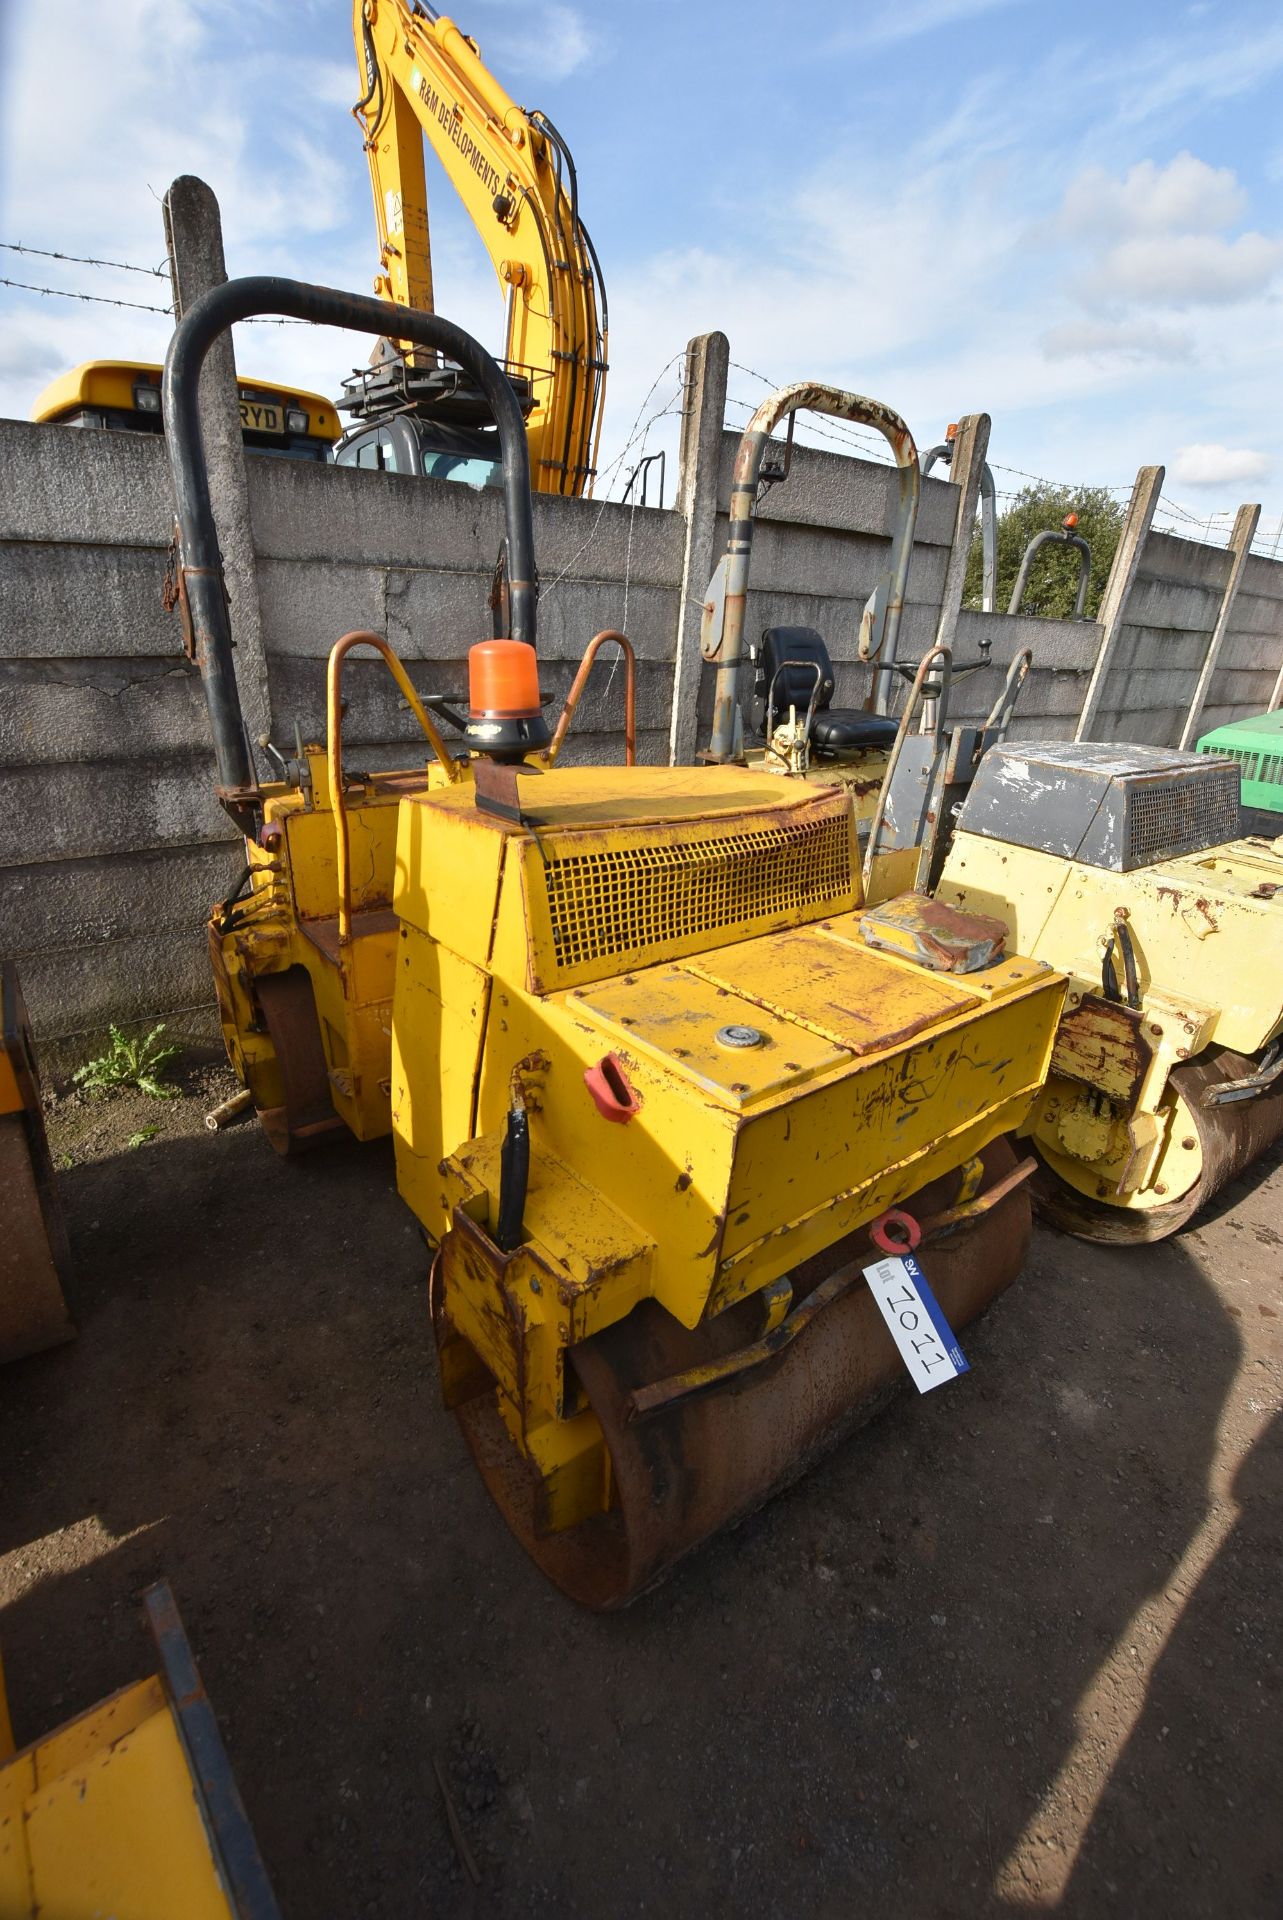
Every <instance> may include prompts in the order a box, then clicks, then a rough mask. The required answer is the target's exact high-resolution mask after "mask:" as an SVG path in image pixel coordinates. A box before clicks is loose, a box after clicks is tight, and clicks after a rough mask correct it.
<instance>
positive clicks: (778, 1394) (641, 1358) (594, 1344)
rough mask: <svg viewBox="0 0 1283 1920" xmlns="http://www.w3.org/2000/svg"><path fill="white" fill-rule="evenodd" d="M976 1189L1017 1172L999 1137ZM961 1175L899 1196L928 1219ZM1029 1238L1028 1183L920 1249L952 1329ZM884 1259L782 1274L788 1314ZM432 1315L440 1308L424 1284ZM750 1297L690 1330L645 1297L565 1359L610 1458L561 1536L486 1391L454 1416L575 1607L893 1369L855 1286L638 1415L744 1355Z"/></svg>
mask: <svg viewBox="0 0 1283 1920" xmlns="http://www.w3.org/2000/svg"><path fill="white" fill-rule="evenodd" d="M983 1160H984V1178H983V1181H982V1189H983V1190H987V1189H989V1188H991V1187H993V1186H995V1184H996V1183H997V1182H999V1181H1002V1180H1005V1179H1006V1178H1007V1177H1008V1176H1010V1175H1012V1174H1013V1173H1014V1172H1015V1169H1016V1159H1015V1155H1014V1154H1013V1153H1012V1150H1011V1148H1010V1147H1009V1146H1008V1144H1007V1143H1006V1142H1005V1141H996V1142H994V1143H993V1144H992V1145H991V1146H989V1147H987V1148H986V1149H985V1152H984V1155H983ZM957 1186H958V1174H957V1172H956V1171H955V1172H953V1173H952V1174H950V1175H948V1176H946V1177H945V1178H943V1179H941V1180H938V1181H934V1182H932V1183H931V1185H929V1186H926V1187H924V1188H922V1189H921V1190H920V1192H918V1193H917V1194H915V1195H914V1196H913V1197H912V1199H910V1200H907V1201H905V1202H904V1203H903V1205H904V1207H905V1208H906V1209H907V1210H908V1211H909V1212H911V1213H913V1214H914V1215H915V1216H917V1217H918V1218H919V1219H929V1218H930V1217H931V1216H933V1215H934V1214H936V1213H939V1212H942V1211H944V1210H945V1209H947V1208H948V1207H949V1206H950V1205H951V1204H952V1202H953V1200H954V1198H955V1196H956V1193H957ZM1030 1232H1031V1212H1030V1202H1029V1197H1028V1189H1027V1187H1026V1186H1024V1185H1018V1186H1016V1187H1014V1188H1013V1190H1012V1191H1010V1192H1009V1193H1007V1194H1006V1196H1005V1197H1004V1198H1002V1199H1000V1200H999V1201H998V1202H997V1204H996V1205H994V1206H993V1207H991V1208H990V1209H989V1211H987V1212H984V1213H982V1214H980V1215H978V1216H976V1217H975V1218H973V1219H970V1220H968V1221H966V1222H965V1223H964V1224H961V1225H958V1226H954V1227H951V1228H949V1229H948V1230H947V1231H946V1232H945V1233H943V1234H942V1235H941V1236H940V1237H938V1238H932V1237H928V1239H927V1240H925V1241H924V1243H923V1247H922V1250H921V1252H920V1253H919V1255H918V1259H919V1260H920V1262H921V1265H922V1268H923V1271H924V1273H925V1274H926V1275H927V1278H928V1280H929V1281H930V1283H931V1286H932V1288H933V1290H934V1292H935V1294H936V1297H937V1298H938V1300H939V1302H940V1306H941V1308H942V1310H943V1312H944V1314H945V1317H946V1319H947V1320H948V1321H949V1323H950V1325H951V1326H953V1327H954V1328H959V1327H962V1326H965V1325H966V1324H967V1322H968V1321H969V1320H973V1319H974V1318H975V1317H976V1315H977V1314H979V1313H982V1312H983V1311H984V1309H985V1308H986V1307H987V1306H989V1304H990V1303H991V1302H992V1301H993V1300H995V1299H996V1298H997V1296H998V1295H999V1294H1000V1293H1002V1292H1003V1291H1004V1289H1005V1288H1006V1287H1007V1286H1009V1285H1010V1283H1011V1281H1012V1280H1014V1279H1015V1277H1016V1274H1017V1273H1018V1272H1019V1270H1020V1267H1021V1265H1022V1263H1023V1261H1024V1257H1025V1253H1026V1251H1027V1248H1028V1245H1029V1238H1030ZM880 1257H881V1254H880V1251H879V1249H877V1248H876V1247H874V1246H873V1244H872V1242H871V1241H870V1239H869V1235H868V1230H867V1228H864V1229H861V1230H860V1231H859V1232H857V1233H855V1234H851V1235H849V1236H848V1237H847V1238H846V1239H844V1240H843V1241H840V1242H839V1243H838V1244H837V1245H836V1246H834V1247H831V1248H829V1249H828V1250H827V1252H826V1253H824V1254H823V1255H821V1256H819V1257H818V1258H817V1259H815V1260H812V1261H809V1262H807V1263H806V1265H805V1266H804V1267H801V1268H799V1269H797V1270H796V1271H795V1272H794V1274H793V1275H792V1279H793V1287H794V1303H795V1305H796V1304H797V1303H799V1302H801V1301H802V1300H804V1299H805V1298H806V1297H807V1296H808V1295H809V1294H811V1293H813V1292H814V1291H815V1290H816V1289H817V1288H818V1287H819V1286H820V1284H821V1282H823V1281H825V1280H826V1279H827V1278H829V1277H830V1276H833V1278H834V1280H835V1282H836V1276H837V1274H838V1272H839V1270H841V1271H842V1272H843V1273H845V1271H846V1270H847V1268H848V1266H856V1267H862V1266H867V1265H869V1264H870V1263H871V1261H873V1260H876V1259H878V1258H880ZM434 1318H435V1319H436V1321H437V1325H438V1332H439V1333H440V1331H441V1305H440V1300H439V1297H438V1290H437V1289H436V1288H435V1287H434ZM760 1331H761V1307H760V1303H758V1302H755V1301H754V1300H752V1299H749V1300H746V1301H742V1302H740V1303H739V1304H738V1305H737V1306H735V1307H732V1308H729V1309H728V1310H727V1311H726V1312H725V1313H722V1314H720V1315H719V1316H718V1317H717V1318H716V1319H714V1320H711V1321H709V1322H708V1323H707V1324H705V1325H702V1326H700V1327H697V1328H695V1329H694V1330H688V1329H687V1328H685V1327H682V1326H681V1325H679V1324H678V1322H677V1321H675V1320H674V1319H673V1318H672V1317H671V1315H669V1314H668V1313H666V1312H665V1311H664V1310H663V1308H662V1307H660V1306H658V1305H657V1304H656V1303H655V1302H654V1301H645V1302H643V1303H642V1304H641V1305H640V1306H639V1307H637V1308H635V1309H634V1311H633V1312H632V1313H630V1314H629V1315H628V1317H627V1318H626V1319H625V1320H622V1321H620V1322H619V1323H618V1324H617V1325H616V1326H613V1327H610V1328H607V1329H606V1331H605V1332H603V1333H600V1334H597V1335H595V1336H594V1337H593V1338H592V1339H590V1340H587V1341H585V1342H584V1343H583V1344H582V1345H581V1346H578V1347H576V1348H574V1349H573V1350H572V1352H571V1354H570V1356H569V1358H570V1361H571V1363H572V1364H573V1366H574V1369H575V1371H576V1373H577V1375H578V1377H579V1381H580V1384H581V1386H582V1388H583V1391H584V1395H585V1398H586V1399H587V1401H588V1404H589V1406H590V1407H591V1408H592V1410H593V1412H594V1413H595V1414H596V1416H597V1419H598V1420H599V1421H600V1423H601V1427H602V1431H603V1433H604V1435H605V1439H606V1444H607V1447H608V1448H609V1451H610V1458H611V1467H612V1479H613V1486H614V1500H613V1503H612V1506H611V1509H610V1511H609V1512H607V1513H604V1514H602V1515H600V1516H599V1517H596V1518H594V1519H592V1520H588V1521H585V1522H583V1523H582V1524H581V1525H579V1526H577V1527H574V1528H571V1529H569V1530H568V1531H566V1532H564V1533H557V1534H551V1535H548V1534H543V1535H541V1534H540V1533H539V1531H538V1528H537V1525H536V1520H535V1513H536V1497H535V1496H536V1485H535V1477H534V1474H533V1471H532V1469H531V1468H529V1467H528V1466H527V1464H526V1462H525V1461H524V1460H523V1459H522V1457H521V1456H520V1454H519V1453H518V1452H517V1450H516V1448H515V1447H514V1446H513V1444H512V1442H511V1440H510V1438H509V1436H508V1432H507V1429H506V1428H505V1427H504V1425H503V1421H502V1419H501V1417H500V1415H499V1413H498V1410H497V1408H496V1405H495V1395H494V1393H492V1392H487V1393H484V1394H482V1395H480V1396H478V1397H477V1398H475V1399H472V1400H469V1401H467V1402H465V1403H464V1405H462V1406H460V1407H459V1408H458V1409H457V1416H458V1419H459V1421H460V1424H461V1425H462V1427H463V1430H464V1433H465V1435H466V1437H467V1440H468V1444H469V1445H470V1447H471V1448H472V1451H473V1455H474V1457H475V1459H476V1462H477V1465H478V1467H479V1468H480V1470H481V1474H482V1477H483V1479H484V1480H485V1483H486V1486H487V1488H488V1489H489V1491H490V1494H491V1496H492V1497H493V1499H494V1501H495V1503H496V1505H497V1506H498V1508H499V1510H500V1512H501V1513H502V1515H503V1517H504V1519H505V1520H506V1521H507V1523H508V1525H509V1527H510V1528H511V1530H512V1531H513V1533H514V1534H515V1535H516V1536H517V1538H518V1540H519V1541H520V1542H521V1544H522V1546H523V1547H524V1548H525V1549H526V1552H527V1553H528V1554H529V1555H530V1557H531V1558H532V1559H533V1560H534V1561H535V1562H536V1564H537V1565H538V1566H539V1567H540V1568H541V1569H542V1570H543V1572H544V1573H546V1574H547V1575H548V1577H549V1579H550V1580H552V1581H553V1582H554V1584H555V1585H556V1586H558V1587H560V1588H561V1590H562V1592H563V1593H566V1594H568V1595H569V1596H570V1598H571V1599H573V1600H577V1601H578V1602H580V1604H581V1605H584V1606H587V1607H593V1608H597V1609H608V1608H614V1607H620V1606H624V1605H626V1604H627V1603H628V1602H629V1601H630V1600H632V1599H635V1598H636V1596H637V1595H638V1594H639V1593H642V1592H644V1591H645V1590H646V1589H647V1588H648V1587H651V1586H654V1585H655V1584H656V1583H657V1582H658V1581H659V1580H661V1579H662V1578H663V1577H664V1575H665V1574H667V1573H668V1572H669V1571H670V1570H671V1568H672V1567H673V1566H674V1565H675V1564H676V1563H677V1562H678V1561H679V1560H680V1559H682V1558H683V1556H684V1555H686V1554H687V1553H689V1552H690V1551H691V1550H692V1549H693V1548H695V1547H697V1546H698V1545H699V1544H700V1543H701V1541H704V1540H706V1539H708V1537H709V1536H710V1535H711V1534H713V1533H715V1532H717V1530H718V1529H719V1528H720V1527H724V1526H729V1525H731V1524H733V1523H734V1522H735V1521H737V1520H741V1519H743V1518H744V1517H745V1516H746V1515H747V1514H750V1513H752V1512H753V1511H754V1509H755V1508H757V1507H759V1506H761V1505H762V1504H763V1502H764V1501H766V1500H767V1499H768V1498H769V1497H770V1496H771V1494H773V1493H775V1492H777V1491H779V1490H780V1489H781V1488H782V1487H786V1486H788V1485H789V1483H790V1482H791V1481H793V1480H796V1479H797V1478H798V1477H799V1476H800V1475H801V1474H802V1473H804V1472H805V1471H806V1470H807V1468H808V1467H809V1466H811V1464H812V1463H813V1462H814V1461H815V1460H817V1459H818V1458H819V1457H820V1456H821V1455H822V1454H823V1453H825V1452H827V1451H828V1449H829V1448H831V1447H832V1446H834V1445H835V1444H836V1442H837V1441H839V1440H840V1439H841V1438H842V1437H843V1436H844V1435H845V1434H847V1433H848V1432H850V1431H851V1430H852V1429H853V1428H855V1427H857V1426H859V1425H861V1424H862V1423H863V1422H864V1421H866V1420H867V1419H869V1418H870V1416H871V1415H873V1414H874V1413H876V1412H877V1411H878V1409H879V1408H880V1406H881V1405H882V1404H883V1403H884V1402H885V1401H886V1399H887V1398H889V1396H890V1394H891V1393H892V1391H893V1390H894V1388H895V1386H896V1385H897V1383H898V1382H899V1381H900V1380H901V1378H902V1377H903V1374H904V1365H903V1362H902V1361H901V1359H900V1356H899V1354H898V1352H897V1351H896V1348H895V1344H894V1342H893V1341H892V1339H891V1335H890V1333H889V1332H888V1331H887V1328H886V1325H885V1323H884V1321H883V1319H882V1316H881V1314H880V1312H879V1311H878V1307H877V1305H876V1303H875V1301H874V1298H873V1295H872V1293H871V1292H870V1290H869V1288H868V1285H867V1284H866V1283H865V1281H864V1280H863V1278H862V1277H860V1276H859V1275H858V1273H857V1275H856V1277H855V1280H854V1284H852V1285H851V1286H849V1287H847V1288H846V1289H845V1291H842V1292H841V1293H840V1294H838V1295H837V1296H836V1297H835V1298H833V1300H832V1301H831V1303H830V1304H828V1305H826V1306H824V1307H823V1308H822V1309H820V1310H819V1311H817V1312H816V1313H815V1315H814V1317H813V1318H812V1319H811V1320H810V1321H809V1322H808V1324H807V1325H806V1326H805V1327H804V1328H803V1329H802V1331H800V1332H799V1333H798V1335H797V1337H796V1339H794V1340H793V1341H792V1342H791V1344H789V1345H787V1346H784V1347H783V1348H782V1349H781V1351H780V1352H779V1353H777V1354H776V1355H774V1357H772V1358H771V1359H769V1360H767V1361H765V1362H764V1363H763V1364H760V1365H758V1366H755V1367H753V1368H752V1369H751V1370H749V1371H746V1372H743V1373H740V1374H737V1375H735V1376H734V1377H733V1378H732V1379H730V1380H728V1381H725V1382H723V1383H722V1384H719V1385H716V1386H709V1387H704V1388H702V1389H701V1390H699V1391H697V1392H694V1393H690V1394H687V1395H686V1397H684V1398H682V1399H680V1400H677V1401H675V1402H673V1403H672V1404H670V1405H667V1406H664V1407H663V1408H662V1409H661V1410H660V1411H657V1412H653V1413H649V1414H641V1415H636V1416H634V1411H633V1408H632V1405H631V1396H632V1395H633V1394H634V1393H635V1392H636V1391H637V1390H638V1389H639V1388H643V1387H649V1386H651V1385H652V1384H653V1383H655V1382H657V1381H667V1380H669V1379H670V1377H671V1376H673V1375H675V1374H680V1373H684V1372H685V1371H686V1370H687V1369H689V1368H692V1367H700V1366H705V1365H707V1364H709V1363H710V1362H712V1361H716V1360H718V1359H722V1358H723V1357H724V1356H726V1355H728V1354H732V1353H736V1352H738V1351H739V1350H740V1349H742V1348H744V1347H747V1346H750V1345H751V1344H752V1343H753V1342H754V1340H756V1339H757V1338H758V1337H759V1335H760Z"/></svg>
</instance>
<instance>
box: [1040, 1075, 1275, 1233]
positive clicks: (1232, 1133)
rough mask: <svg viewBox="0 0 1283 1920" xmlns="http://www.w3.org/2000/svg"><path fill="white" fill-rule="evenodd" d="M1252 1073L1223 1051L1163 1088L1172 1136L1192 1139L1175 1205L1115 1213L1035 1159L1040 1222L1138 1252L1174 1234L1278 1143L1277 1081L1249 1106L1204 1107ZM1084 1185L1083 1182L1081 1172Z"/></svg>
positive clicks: (1237, 1103)
mask: <svg viewBox="0 0 1283 1920" xmlns="http://www.w3.org/2000/svg"><path fill="white" fill-rule="evenodd" d="M1257 1069H1258V1062H1257V1061H1255V1060H1252V1059H1249V1058H1248V1056H1247V1055H1246V1054H1242V1053H1231V1052H1230V1051H1229V1049H1228V1048H1225V1047H1222V1048H1220V1049H1218V1050H1217V1051H1215V1052H1210V1053H1206V1054H1204V1055H1202V1056H1201V1058H1199V1059H1198V1060H1191V1061H1189V1062H1188V1063H1187V1064H1186V1065H1185V1066H1182V1067H1177V1068H1176V1069H1175V1070H1174V1072H1173V1073H1172V1075H1171V1078H1170V1079H1169V1081H1168V1083H1167V1084H1168V1087H1169V1088H1170V1089H1171V1090H1172V1091H1173V1092H1174V1094H1175V1095H1176V1104H1175V1111H1174V1112H1173V1114H1172V1119H1171V1134H1172V1136H1173V1137H1179V1138H1180V1139H1182V1140H1184V1141H1188V1140H1189V1139H1190V1137H1191V1136H1192V1137H1193V1138H1194V1140H1195V1141H1196V1142H1197V1165H1198V1171H1197V1174H1196V1176H1195V1178H1194V1180H1193V1182H1192V1184H1191V1185H1189V1186H1187V1187H1186V1189H1185V1191H1184V1193H1182V1194H1180V1195H1179V1196H1178V1197H1177V1198H1176V1199H1175V1200H1169V1201H1166V1202H1163V1203H1160V1204H1158V1205H1156V1206H1131V1207H1128V1206H1123V1205H1122V1204H1119V1205H1113V1204H1111V1203H1110V1202H1109V1201H1108V1200H1103V1199H1100V1198H1098V1197H1096V1196H1094V1195H1092V1194H1087V1193H1084V1192H1083V1191H1082V1190H1081V1188H1079V1187H1078V1186H1076V1185H1073V1184H1072V1183H1071V1182H1070V1181H1068V1180H1066V1179H1065V1178H1064V1177H1063V1175H1062V1174H1060V1173H1059V1172H1057V1170H1056V1168H1055V1167H1054V1166H1052V1165H1051V1163H1050V1162H1049V1161H1048V1160H1047V1159H1046V1158H1045V1157H1044V1156H1043V1155H1042V1154H1041V1153H1039V1155H1038V1158H1039V1167H1038V1172H1037V1173H1036V1174H1035V1176H1034V1179H1033V1196H1034V1202H1035V1204H1036V1206H1037V1209H1038V1212H1039V1214H1040V1215H1041V1216H1042V1217H1043V1218H1044V1219H1046V1220H1050V1221H1051V1223H1052V1224H1053V1225H1054V1226H1057V1227H1059V1228H1060V1229H1061V1230H1062V1232H1064V1233H1072V1234H1073V1235H1074V1236H1075V1238H1076V1239H1079V1240H1094V1241H1096V1242H1098V1243H1099V1244H1102V1245H1113V1246H1138V1245H1144V1244H1146V1243H1148V1242H1150V1241H1154V1240H1166V1239H1167V1237H1168V1235H1169V1234H1173V1233H1178V1232H1179V1231H1180V1229H1181V1228H1182V1227H1183V1226H1185V1225H1186V1224H1187V1222H1188V1221H1190V1220H1192V1219H1193V1217H1194V1215H1195V1214H1196V1213H1198V1212H1199V1211H1200V1209H1201V1208H1203V1207H1205V1206H1206V1205H1207V1203H1208V1201H1209V1200H1211V1199H1213V1198H1214V1197H1215V1196H1216V1195H1217V1194H1218V1193H1219V1192H1220V1191H1221V1189H1222V1187H1227V1186H1228V1185H1229V1183H1230V1181H1231V1180H1234V1179H1236V1178H1237V1177H1238V1175H1239V1174H1240V1173H1242V1172H1243V1170H1244V1169H1245V1168H1246V1167H1250V1166H1251V1164H1252V1162H1253V1161H1254V1160H1257V1159H1259V1158H1260V1156H1261V1154H1263V1153H1264V1152H1265V1151H1266V1149H1267V1147H1271V1146H1273V1144H1274V1142H1275V1141H1276V1140H1278V1139H1280V1138H1283V1081H1279V1082H1276V1083H1275V1085H1274V1086H1273V1087H1272V1088H1270V1089H1269V1090H1268V1091H1266V1092H1264V1093H1260V1094H1257V1095H1256V1097H1255V1098H1254V1099H1251V1100H1233V1101H1230V1102H1228V1103H1227V1104H1225V1105H1222V1106H1215V1107H1209V1106H1207V1105H1206V1104H1205V1101H1206V1098H1207V1095H1208V1093H1209V1092H1211V1091H1212V1089H1213V1088H1215V1087H1219V1086H1223V1085H1224V1083H1225V1082H1226V1081H1227V1080H1244V1079H1246V1078H1247V1077H1248V1076H1249V1075H1250V1074H1253V1073H1255V1072H1256V1071H1257ZM1035 1151H1037V1148H1036V1147H1035ZM1083 1177H1084V1179H1086V1178H1088V1177H1089V1171H1088V1170H1087V1169H1084V1176H1083Z"/></svg>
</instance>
